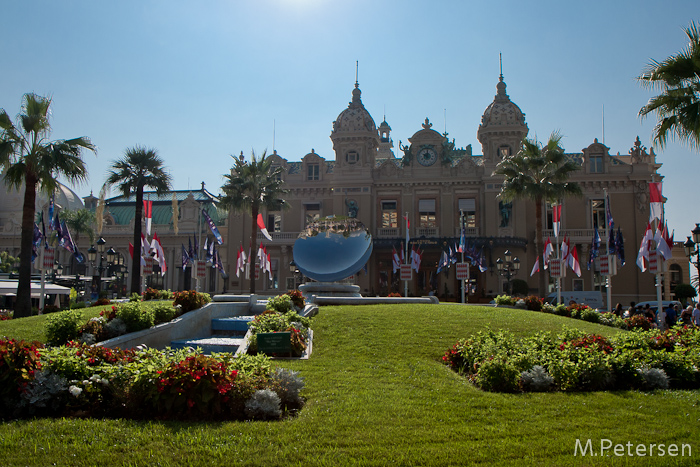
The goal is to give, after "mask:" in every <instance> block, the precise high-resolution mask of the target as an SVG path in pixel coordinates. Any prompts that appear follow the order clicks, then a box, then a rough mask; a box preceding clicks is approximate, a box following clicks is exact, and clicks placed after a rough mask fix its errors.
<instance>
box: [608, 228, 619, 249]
mask: <svg viewBox="0 0 700 467" xmlns="http://www.w3.org/2000/svg"><path fill="white" fill-rule="evenodd" d="M611 224H613V225H611V226H610V236H609V237H608V254H609V255H614V254H615V253H617V242H616V240H615V225H614V222H611Z"/></svg>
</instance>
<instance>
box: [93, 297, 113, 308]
mask: <svg viewBox="0 0 700 467" xmlns="http://www.w3.org/2000/svg"><path fill="white" fill-rule="evenodd" d="M110 303H111V302H110V301H109V299H108V298H102V297H100V298H98V299H97V300H95V303H93V304H92V305H93V306H102V305H109V304H110Z"/></svg>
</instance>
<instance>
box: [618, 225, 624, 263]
mask: <svg viewBox="0 0 700 467" xmlns="http://www.w3.org/2000/svg"><path fill="white" fill-rule="evenodd" d="M624 242H625V241H624V240H623V238H622V232H621V231H620V228H619V227H618V228H617V240H616V243H617V257H618V258H620V264H621V265H622V266H624V265H625V243H624Z"/></svg>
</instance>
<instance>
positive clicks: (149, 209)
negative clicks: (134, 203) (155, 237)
mask: <svg viewBox="0 0 700 467" xmlns="http://www.w3.org/2000/svg"><path fill="white" fill-rule="evenodd" d="M143 217H144V219H146V234H148V235H151V221H152V220H153V201H147V200H145V199H144V200H143Z"/></svg>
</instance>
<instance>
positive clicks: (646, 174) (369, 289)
mask: <svg viewBox="0 0 700 467" xmlns="http://www.w3.org/2000/svg"><path fill="white" fill-rule="evenodd" d="M496 90H497V91H496V95H495V97H494V99H493V102H491V104H490V105H489V106H488V107H487V108H486V109H485V111H484V113H483V116H482V118H481V124H480V125H479V128H478V129H477V139H478V141H479V143H480V144H481V152H482V154H481V155H478V154H473V151H472V147H471V145H467V146H466V147H461V148H460V147H457V146H456V145H455V141H454V140H450V139H449V138H448V135H447V134H446V133H445V134H441V133H439V132H438V131H436V130H435V129H433V125H432V124H431V123H430V121H429V119H428V118H426V119H425V121H424V122H422V123H421V122H416V123H417V125H416V127H417V131H416V132H415V133H414V134H413V135H412V136H410V137H408V138H407V141H408V142H407V144H405V145H404V144H401V143H399V147H398V150H400V151H401V152H400V154H399V155H398V156H397V155H396V153H395V149H397V148H395V147H394V143H393V138H392V135H391V127H390V126H389V124H388V123H387V122H386V120H385V121H382V122H381V123H380V124H379V126H377V125H376V124H375V120H374V119H373V118H372V116H371V115H370V113H369V112H368V111H367V109H366V108H365V106H364V105H363V103H362V99H361V91H360V88H359V85H358V83H355V87H354V89H353V90H352V100H351V102H350V103H349V105H348V107H347V108H346V109H344V110H343V111H342V112H340V114H339V115H338V117H337V118H336V119H335V121H334V122H333V128H332V131H331V134H330V138H331V140H332V142H333V151H334V153H335V154H333V155H332V156H331V157H329V158H326V157H323V156H322V155H321V154H317V153H316V152H315V151H314V150H313V149H312V150H311V152H310V153H308V154H307V155H306V156H304V157H303V158H302V159H301V161H299V162H297V161H294V162H290V161H288V160H286V159H284V158H283V157H281V156H280V155H279V154H277V152H276V151H275V152H274V153H273V154H272V155H271V156H269V157H272V158H273V159H274V164H275V165H277V166H281V167H282V168H283V169H284V175H283V180H284V185H285V188H286V189H288V190H289V195H288V196H287V201H288V202H289V204H290V206H291V208H290V209H289V210H287V211H283V212H266V213H264V215H265V220H266V225H267V228H268V230H269V231H270V233H271V235H272V237H273V240H272V241H267V240H266V239H264V238H263V237H262V236H261V235H259V237H258V238H259V242H258V244H259V243H260V241H262V243H263V245H265V247H266V249H267V251H268V253H269V254H270V257H271V268H272V272H271V273H270V274H265V276H264V277H262V275H260V274H258V279H257V281H258V282H257V284H256V290H257V291H259V292H260V293H263V294H265V293H270V294H272V293H278V292H281V291H285V290H287V289H291V288H294V287H295V286H297V285H298V284H299V282H300V281H301V280H303V278H301V277H299V274H298V273H295V272H294V270H295V268H294V265H293V264H291V265H290V263H292V260H293V245H294V241H295V239H296V238H297V236H298V234H299V233H300V232H301V231H302V230H303V229H304V227H305V225H306V224H307V223H309V222H312V221H313V220H315V219H318V218H320V217H325V216H330V215H336V216H338V215H351V216H353V217H356V218H357V219H358V220H360V221H361V222H362V223H363V224H364V225H365V226H366V227H367V229H368V230H369V232H370V233H371V234H372V237H373V245H374V250H373V253H372V256H371V258H370V260H369V261H368V263H367V265H366V266H365V268H364V269H363V270H362V271H360V272H359V273H358V274H356V275H355V276H354V277H350V278H348V279H347V281H349V282H352V283H356V284H357V285H359V286H360V288H361V290H362V291H363V293H365V294H369V295H386V294H388V293H391V292H399V293H401V294H403V293H404V284H405V283H404V282H402V281H400V280H399V272H398V271H396V272H395V271H394V268H393V266H392V253H393V250H394V249H396V250H400V248H401V246H402V242H404V240H405V238H406V236H407V235H408V236H409V238H410V245H411V247H413V246H415V247H420V250H421V251H422V252H423V256H422V262H421V265H420V270H419V271H418V273H417V274H416V273H415V272H414V273H413V276H412V279H411V280H410V281H409V282H408V294H409V295H425V294H429V293H433V294H436V295H438V297H440V299H441V300H457V301H459V300H460V299H461V287H462V285H463V284H464V282H463V281H461V280H457V278H456V267H454V266H453V267H450V268H448V269H447V271H446V272H445V271H442V272H440V273H439V274H438V272H437V268H438V262H439V261H440V258H441V256H442V254H443V251H449V249H450V248H451V247H452V248H454V246H455V245H456V244H457V243H458V242H459V236H460V212H462V213H463V222H464V225H465V227H466V229H465V230H466V235H467V238H468V242H469V244H470V245H472V246H476V248H477V249H478V250H479V251H482V252H483V258H484V261H483V266H484V267H485V271H484V272H481V271H480V269H479V268H478V267H477V266H476V265H472V266H471V268H470V278H471V284H470V287H468V290H467V291H468V293H469V295H468V299H469V301H481V300H490V298H491V297H493V296H495V295H497V294H500V293H503V292H504V291H507V290H508V289H509V286H510V285H512V281H513V280H515V279H520V280H523V281H527V284H528V288H529V290H530V292H531V293H537V275H536V274H535V275H534V276H532V277H530V271H531V269H532V267H533V265H534V263H535V248H534V244H535V243H536V242H544V241H545V240H546V238H547V237H551V238H552V241H554V236H553V232H552V208H551V206H550V205H549V204H545V205H543V206H542V209H543V213H545V215H544V216H543V223H544V225H543V229H544V231H543V238H535V205H534V202H532V201H529V200H514V201H513V202H512V203H504V202H503V201H501V200H500V199H499V198H498V197H497V195H498V193H499V191H500V187H501V184H502V179H501V178H499V177H497V176H494V175H492V174H493V171H494V169H495V167H496V164H497V163H498V162H499V161H500V160H501V159H502V158H503V157H505V156H507V155H510V154H513V153H514V152H515V151H518V149H519V147H520V143H521V141H522V139H523V138H525V137H526V136H527V135H528V126H527V123H526V121H525V114H524V113H523V112H522V111H521V109H520V108H519V107H518V106H517V105H516V104H515V103H514V102H513V101H511V99H510V97H509V96H508V94H507V93H506V83H505V81H504V80H503V76H502V75H501V76H500V78H499V80H498V83H497V84H496ZM567 156H568V157H569V158H570V159H571V160H573V161H575V162H576V163H577V164H579V165H580V167H581V168H580V170H579V171H578V172H576V173H575V174H574V175H573V176H572V178H571V180H572V181H576V182H578V183H579V184H580V185H581V187H582V189H583V193H584V194H583V196H582V197H580V198H568V199H565V200H564V201H563V212H562V217H563V218H562V224H561V233H560V238H561V237H562V236H563V235H566V236H568V237H569V238H570V243H571V245H572V246H574V245H575V248H576V249H577V253H578V257H579V260H580V264H581V277H577V276H576V275H575V274H574V273H573V271H572V270H570V269H569V270H568V271H567V272H566V277H564V278H563V279H562V289H563V290H596V289H600V290H602V291H603V295H604V296H605V289H604V288H603V289H601V287H602V286H603V285H604V283H605V276H603V275H601V273H600V265H599V262H598V261H595V262H594V263H593V264H592V265H591V267H590V269H588V268H587V263H588V258H589V254H590V245H591V240H592V238H593V232H594V226H596V225H597V226H604V225H605V224H606V217H605V208H604V195H605V193H606V192H607V193H608V195H609V199H610V210H611V215H612V217H613V219H614V222H615V226H616V227H620V230H621V233H622V236H623V238H624V245H625V250H626V260H627V261H626V264H625V265H624V266H620V265H619V264H618V267H617V274H616V275H614V276H613V277H612V279H611V283H612V301H613V302H622V303H624V304H625V305H626V304H627V303H629V301H631V300H635V301H641V300H652V299H654V298H655V297H656V291H655V286H654V283H655V280H654V275H653V274H650V273H649V272H645V273H642V272H641V271H640V269H639V268H638V267H637V266H636V264H635V260H636V255H637V250H638V248H639V242H640V240H641V238H642V236H643V234H644V231H645V229H646V226H647V221H648V218H649V191H648V182H651V181H661V180H662V178H663V177H662V176H661V175H660V174H659V173H658V169H659V168H660V167H661V164H658V163H657V162H656V156H655V154H654V151H653V149H650V150H648V151H647V149H646V148H645V147H643V146H642V145H641V143H640V140H639V138H637V139H636V140H635V141H633V142H632V147H631V149H629V151H628V153H627V154H625V155H621V154H620V153H617V154H611V153H610V148H608V147H606V146H605V145H604V144H601V143H600V142H598V140H593V142H592V143H591V144H590V145H589V146H588V147H586V148H583V149H582V151H581V152H580V153H571V154H567ZM405 216H407V217H408V219H409V220H410V227H409V228H408V232H406V229H407V226H406V222H405V221H404V217H405ZM250 224H251V220H250V218H249V215H246V214H240V213H235V212H232V213H229V219H228V225H229V226H230V227H229V229H228V238H227V242H228V244H229V245H230V247H229V248H228V252H229V256H228V261H227V263H228V265H229V266H228V267H229V268H231V267H233V266H232V265H235V264H236V252H237V250H238V248H239V246H241V245H242V246H243V247H244V249H247V248H248V242H249V241H248V239H249V237H250V228H251V225H250ZM231 226H237V227H236V228H232V227H231ZM601 235H603V234H602V230H601ZM256 248H257V247H256ZM256 248H254V250H255V249H256ZM604 248H605V238H603V244H602V247H601V250H604ZM506 250H508V251H509V252H510V254H511V258H515V257H517V258H518V260H519V262H520V265H521V267H520V270H519V271H517V272H516V273H514V274H512V275H511V277H508V276H507V275H503V274H499V268H498V267H497V266H498V259H499V258H500V259H502V260H503V259H505V254H506ZM676 250H678V251H679V252H680V253H679V254H678V255H677V256H678V260H677V261H676V260H671V261H669V262H667V263H668V264H667V265H666V268H667V270H668V272H667V273H666V274H663V278H664V288H665V291H666V293H665V294H664V295H665V296H666V297H668V296H669V295H670V290H671V286H672V285H673V284H675V283H677V282H679V281H683V282H686V283H687V282H689V279H688V277H689V276H688V262H687V259H686V258H685V257H684V256H683V254H682V252H681V250H682V249H676ZM254 252H255V251H253V253H254ZM251 275H253V274H251ZM253 276H254V275H253ZM547 277H549V273H548V274H547ZM509 279H510V280H509ZM230 280H231V282H230V287H229V290H230V291H234V292H236V291H238V292H243V293H244V292H246V291H247V290H248V288H249V285H248V280H247V279H245V278H244V277H243V275H241V277H236V276H235V275H234V274H233V273H232V274H231V278H230ZM553 284H554V281H553V280H552V281H551V283H550V288H551V289H552V290H553V287H554V285H553Z"/></svg>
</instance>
